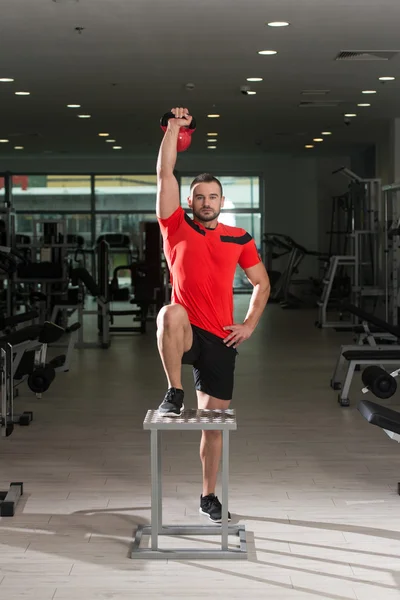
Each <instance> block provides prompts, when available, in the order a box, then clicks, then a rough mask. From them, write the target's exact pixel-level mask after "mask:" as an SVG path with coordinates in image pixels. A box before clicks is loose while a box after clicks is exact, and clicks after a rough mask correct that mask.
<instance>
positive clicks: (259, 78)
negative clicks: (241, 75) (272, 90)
mask: <svg viewBox="0 0 400 600" xmlns="http://www.w3.org/2000/svg"><path fill="white" fill-rule="evenodd" d="M246 81H263V78H262V77H248V78H247V79H246Z"/></svg>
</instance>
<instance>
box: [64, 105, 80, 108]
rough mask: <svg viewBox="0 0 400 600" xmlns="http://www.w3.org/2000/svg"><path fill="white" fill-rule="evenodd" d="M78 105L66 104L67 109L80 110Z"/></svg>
mask: <svg viewBox="0 0 400 600" xmlns="http://www.w3.org/2000/svg"><path fill="white" fill-rule="evenodd" d="M80 107H81V105H80V104H67V108H80Z"/></svg>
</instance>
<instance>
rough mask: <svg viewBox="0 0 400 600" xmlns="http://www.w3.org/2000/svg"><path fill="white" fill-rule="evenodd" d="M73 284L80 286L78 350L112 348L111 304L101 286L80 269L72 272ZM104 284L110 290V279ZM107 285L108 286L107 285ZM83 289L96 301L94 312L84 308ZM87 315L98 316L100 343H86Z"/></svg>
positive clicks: (105, 245) (84, 270) (101, 245)
mask: <svg viewBox="0 0 400 600" xmlns="http://www.w3.org/2000/svg"><path fill="white" fill-rule="evenodd" d="M103 245H104V250H105V251H106V247H107V245H108V244H107V242H104V241H103V242H101V244H100V247H103ZM71 283H72V285H77V286H79V298H80V301H79V304H78V321H79V323H80V327H79V329H78V341H77V343H76V347H77V348H98V347H99V346H100V348H103V349H107V348H109V347H110V344H111V341H110V328H109V327H110V326H109V320H110V310H109V302H108V300H107V297H105V296H104V295H103V294H102V290H101V286H100V285H97V283H96V282H95V280H94V279H93V277H92V276H91V274H90V273H89V271H87V270H86V269H84V268H83V267H80V268H78V269H73V270H72V271H71ZM102 283H103V286H102V287H103V289H104V288H105V289H106V290H107V289H108V278H107V280H106V282H104V281H103V282H102ZM105 283H106V285H105ZM83 287H86V289H87V290H88V291H89V292H90V294H91V295H92V296H93V298H94V299H95V300H96V303H97V307H96V309H94V310H88V309H85V307H84V297H85V294H84V290H83ZM58 309H59V307H57V306H55V307H54V311H56V310H58ZM85 315H97V319H98V330H99V336H100V339H99V342H98V343H91V342H86V341H84V331H83V322H84V316H85Z"/></svg>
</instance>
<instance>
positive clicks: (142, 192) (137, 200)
mask: <svg viewBox="0 0 400 600" xmlns="http://www.w3.org/2000/svg"><path fill="white" fill-rule="evenodd" d="M95 195H96V210H101V211H103V210H106V211H132V212H133V211H143V210H145V211H147V210H151V211H152V210H154V211H155V209H156V196H157V177H156V175H96V178H95Z"/></svg>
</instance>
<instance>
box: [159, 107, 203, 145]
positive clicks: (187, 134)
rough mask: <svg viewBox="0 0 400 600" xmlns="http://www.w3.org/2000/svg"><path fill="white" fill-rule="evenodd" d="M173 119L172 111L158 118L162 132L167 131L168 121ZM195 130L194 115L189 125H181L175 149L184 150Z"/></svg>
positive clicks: (190, 141)
mask: <svg viewBox="0 0 400 600" xmlns="http://www.w3.org/2000/svg"><path fill="white" fill-rule="evenodd" d="M170 119H175V115H174V113H172V112H167V113H165V115H163V116H162V117H161V119H160V126H161V129H162V130H163V131H164V133H165V132H166V131H167V127H168V121H169V120H170ZM194 131H196V121H195V119H194V117H193V118H192V122H191V123H190V125H189V127H181V128H180V130H179V134H178V143H177V146H176V149H177V151H178V152H185V150H187V149H188V148H189V146H190V144H191V143H192V133H193V132H194Z"/></svg>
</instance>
